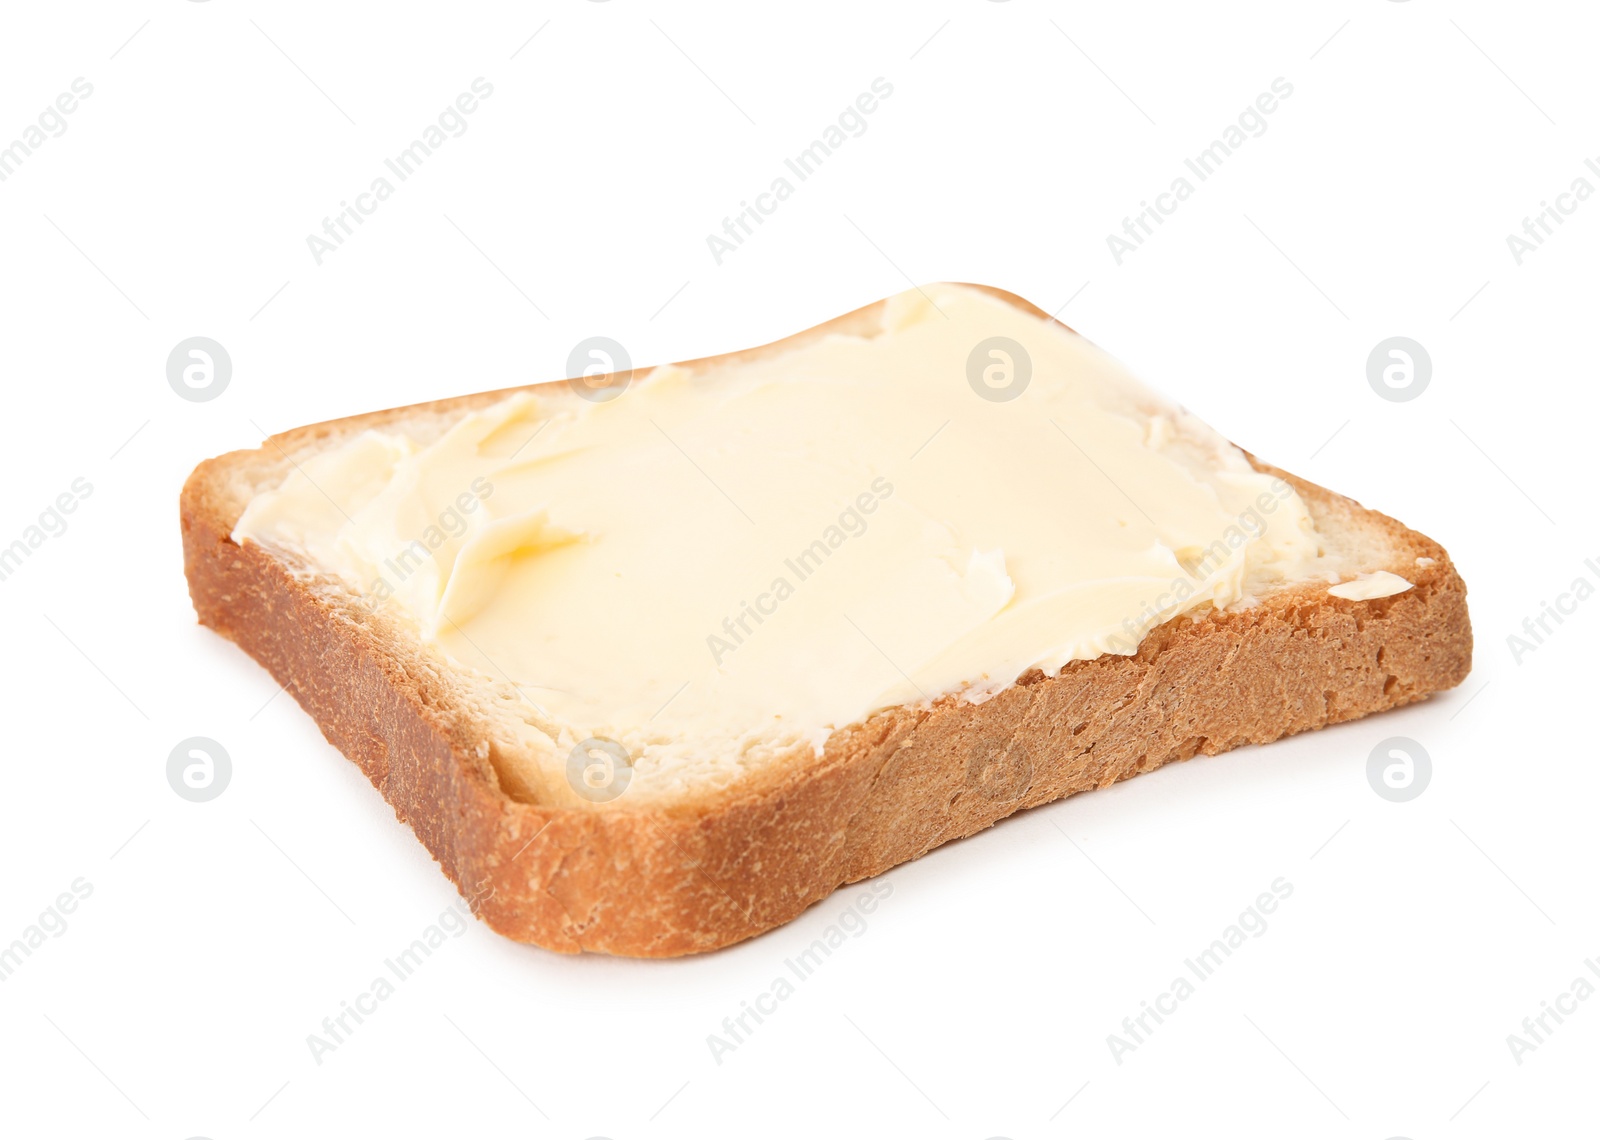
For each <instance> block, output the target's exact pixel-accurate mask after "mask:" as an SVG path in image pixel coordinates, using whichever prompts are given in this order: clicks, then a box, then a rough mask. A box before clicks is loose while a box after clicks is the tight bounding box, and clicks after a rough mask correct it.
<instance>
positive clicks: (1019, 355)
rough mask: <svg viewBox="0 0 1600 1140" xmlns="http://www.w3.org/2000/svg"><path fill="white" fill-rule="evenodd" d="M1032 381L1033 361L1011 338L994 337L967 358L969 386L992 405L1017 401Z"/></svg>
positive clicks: (975, 347) (979, 345) (983, 342)
mask: <svg viewBox="0 0 1600 1140" xmlns="http://www.w3.org/2000/svg"><path fill="white" fill-rule="evenodd" d="M1032 379H1033V358H1032V357H1031V356H1029V355H1028V350H1027V349H1025V348H1023V347H1022V345H1020V344H1018V343H1017V342H1016V341H1014V340H1012V339H1011V338H1010V337H1008V336H992V337H990V338H989V339H988V340H981V341H979V342H978V343H977V344H975V345H973V346H972V351H971V352H970V353H968V354H967V383H968V384H970V385H971V386H972V390H973V391H974V392H976V393H977V394H978V395H980V396H982V397H983V398H984V399H985V400H988V401H990V402H991V403H996V404H1003V403H1005V402H1006V401H1008V400H1015V399H1016V398H1017V397H1018V396H1020V395H1022V393H1023V392H1024V391H1026V390H1027V387H1028V381H1029V380H1032Z"/></svg>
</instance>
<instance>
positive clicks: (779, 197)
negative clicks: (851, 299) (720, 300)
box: [706, 75, 894, 265]
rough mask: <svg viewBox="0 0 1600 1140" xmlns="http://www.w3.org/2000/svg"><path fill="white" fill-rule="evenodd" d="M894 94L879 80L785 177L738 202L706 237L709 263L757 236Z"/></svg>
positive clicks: (788, 165)
mask: <svg viewBox="0 0 1600 1140" xmlns="http://www.w3.org/2000/svg"><path fill="white" fill-rule="evenodd" d="M893 94H894V84H892V83H890V82H889V81H888V80H887V79H885V78H883V76H881V75H880V76H878V78H876V79H874V80H873V81H872V82H871V84H869V85H868V90H866V91H863V92H861V94H859V95H857V96H856V97H855V100H854V101H853V102H851V103H850V104H849V105H848V106H846V107H845V109H844V110H842V111H840V112H839V114H838V116H837V118H835V119H834V121H833V122H831V123H829V124H828V125H827V126H826V127H824V128H823V130H822V133H821V135H820V136H819V137H817V138H815V139H813V140H812V141H811V145H810V146H808V147H806V148H805V149H804V150H802V151H800V152H799V153H798V154H796V155H794V156H792V157H790V158H785V159H784V160H783V166H784V170H785V171H786V173H785V174H780V175H779V176H778V177H776V178H774V179H773V180H772V182H771V184H770V185H769V186H768V187H767V188H766V189H765V190H763V191H762V192H761V193H759V194H757V195H756V196H755V199H756V200H755V202H754V203H753V204H752V203H751V202H749V201H748V200H747V201H741V202H740V203H739V210H738V212H737V213H735V214H734V215H733V216H732V217H725V218H723V219H722V233H720V234H717V233H709V234H707V235H706V248H707V249H709V250H710V251H711V260H712V261H714V262H716V264H718V265H721V264H722V259H723V258H724V257H726V256H727V255H728V254H730V253H734V252H736V251H737V250H738V249H739V247H740V246H742V245H744V243H745V241H746V240H747V239H749V237H750V236H751V235H752V234H754V233H755V232H756V227H758V226H761V225H764V224H766V220H767V219H768V218H770V217H771V216H772V215H773V214H775V213H777V212H778V207H779V206H781V205H782V204H783V203H784V202H786V201H788V200H789V198H790V196H791V195H793V194H794V191H795V186H796V185H797V184H798V183H801V182H804V181H805V180H806V179H808V178H810V177H811V176H812V175H813V174H815V173H816V172H817V171H818V170H820V169H821V168H822V164H823V163H824V162H826V161H827V160H828V159H829V158H830V157H831V156H832V155H834V154H837V153H838V151H839V148H840V147H842V146H844V144H845V143H846V142H848V141H849V140H850V139H853V138H860V137H861V136H862V135H864V134H866V133H867V117H868V116H869V115H871V114H873V113H874V112H875V111H877V110H878V108H879V106H880V105H881V103H882V100H884V99H887V98H889V96H891V95H893ZM791 174H792V175H794V178H795V181H794V182H791V181H789V175H791Z"/></svg>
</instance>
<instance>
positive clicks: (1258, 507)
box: [1106, 477, 1294, 654]
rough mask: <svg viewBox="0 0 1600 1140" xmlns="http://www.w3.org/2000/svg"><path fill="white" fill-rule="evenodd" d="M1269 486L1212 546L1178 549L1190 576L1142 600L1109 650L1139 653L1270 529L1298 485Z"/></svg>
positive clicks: (1180, 562) (1181, 563)
mask: <svg viewBox="0 0 1600 1140" xmlns="http://www.w3.org/2000/svg"><path fill="white" fill-rule="evenodd" d="M1267 487H1268V489H1267V490H1265V491H1262V492H1261V493H1260V494H1259V495H1257V496H1256V497H1255V501H1254V502H1252V503H1251V504H1250V506H1248V507H1246V508H1245V509H1244V510H1243V511H1240V512H1239V514H1238V515H1237V516H1235V518H1234V520H1233V522H1231V523H1229V524H1228V525H1227V526H1226V527H1224V528H1223V530H1222V533H1221V534H1219V535H1218V536H1217V537H1216V538H1215V539H1213V540H1212V541H1211V543H1210V544H1209V545H1207V546H1196V547H1184V548H1183V549H1181V550H1179V551H1178V552H1177V559H1178V565H1179V566H1181V567H1183V571H1184V573H1185V574H1187V575H1188V578H1187V579H1184V578H1174V579H1173V580H1172V581H1171V583H1170V584H1169V585H1168V587H1167V589H1166V590H1165V591H1164V592H1162V593H1160V594H1157V595H1156V599H1155V601H1154V602H1146V601H1144V600H1142V599H1141V600H1140V603H1139V604H1140V606H1141V609H1140V611H1139V613H1138V614H1137V615H1133V616H1129V617H1125V618H1123V619H1122V631H1121V632H1120V633H1114V634H1112V635H1111V636H1110V637H1108V638H1107V639H1106V650H1107V652H1110V653H1122V654H1131V653H1135V652H1137V651H1138V649H1139V643H1140V642H1141V641H1143V640H1144V638H1145V635H1146V634H1147V633H1149V632H1150V631H1151V630H1152V629H1154V628H1156V626H1158V625H1161V624H1162V623H1164V622H1166V621H1168V620H1170V619H1171V618H1173V617H1175V616H1177V615H1178V614H1180V613H1182V612H1183V609H1184V607H1185V606H1186V605H1187V604H1188V602H1189V599H1190V598H1192V597H1194V595H1195V592H1196V590H1197V589H1198V588H1199V586H1200V585H1203V584H1204V583H1205V581H1206V580H1207V579H1208V578H1210V577H1212V576H1213V575H1215V574H1216V573H1218V572H1219V571H1220V570H1222V569H1223V568H1224V567H1225V566H1227V565H1228V563H1229V561H1230V560H1231V559H1232V557H1233V555H1234V553H1235V552H1237V551H1239V550H1242V549H1244V548H1245V547H1246V546H1248V545H1249V544H1250V543H1251V542H1253V541H1254V540H1256V539H1258V538H1260V537H1261V536H1262V535H1263V534H1265V533H1266V532H1267V516H1268V515H1270V514H1273V513H1275V512H1276V511H1277V509H1278V507H1279V505H1280V504H1282V503H1283V502H1284V500H1286V499H1288V498H1289V497H1290V496H1291V495H1293V494H1294V488H1293V487H1292V486H1290V485H1289V483H1288V482H1286V481H1285V480H1283V479H1281V478H1278V477H1274V478H1273V480H1272V481H1271V482H1270V483H1268V484H1267Z"/></svg>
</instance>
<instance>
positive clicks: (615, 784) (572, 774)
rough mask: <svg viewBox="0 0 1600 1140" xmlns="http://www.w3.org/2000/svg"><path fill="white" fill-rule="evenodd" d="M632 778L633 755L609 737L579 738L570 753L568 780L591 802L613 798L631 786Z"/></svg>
mask: <svg viewBox="0 0 1600 1140" xmlns="http://www.w3.org/2000/svg"><path fill="white" fill-rule="evenodd" d="M632 779H633V758H632V757H631V756H629V755H628V750H627V749H626V748H624V747H623V746H622V745H620V744H618V743H617V742H616V741H615V740H612V739H610V738H608V737H604V736H591V737H589V739H588V740H580V741H579V742H578V743H577V744H575V745H573V748H572V752H571V754H569V755H568V756H567V783H568V784H570V785H571V786H572V790H573V791H575V792H577V793H578V794H579V795H580V796H582V797H583V798H584V799H586V800H588V801H590V802H591V803H597V804H603V803H609V802H611V801H612V800H614V799H616V798H617V797H618V796H620V795H621V794H622V793H623V792H625V791H627V790H628V783H629V781H631V780H632Z"/></svg>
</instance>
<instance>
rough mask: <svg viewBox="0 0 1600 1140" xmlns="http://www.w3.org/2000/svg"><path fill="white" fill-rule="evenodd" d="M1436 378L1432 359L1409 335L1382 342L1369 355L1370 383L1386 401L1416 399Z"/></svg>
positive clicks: (1395, 401) (1401, 401) (1400, 402)
mask: <svg viewBox="0 0 1600 1140" xmlns="http://www.w3.org/2000/svg"><path fill="white" fill-rule="evenodd" d="M1432 379H1433V358H1432V357H1431V356H1429V355H1428V350H1427V349H1425V348H1423V347H1422V346H1421V345H1420V344H1418V343H1417V342H1416V341H1414V340H1412V339H1411V338H1410V337H1408V336H1392V337H1390V338H1389V339H1387V340H1380V341H1379V342H1378V343H1377V344H1375V345H1373V346H1372V351H1371V352H1370V353H1368V354H1367V383H1368V384H1370V385H1372V390H1373V391H1374V392H1376V393H1377V394H1378V395H1380V396H1382V397H1383V398H1384V399H1385V400H1389V401H1391V402H1393V403H1396V404H1403V403H1405V402H1406V401H1407V400H1415V399H1416V398H1417V397H1418V396H1420V395H1422V392H1423V390H1424V389H1425V388H1427V386H1428V381H1429V380H1432Z"/></svg>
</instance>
